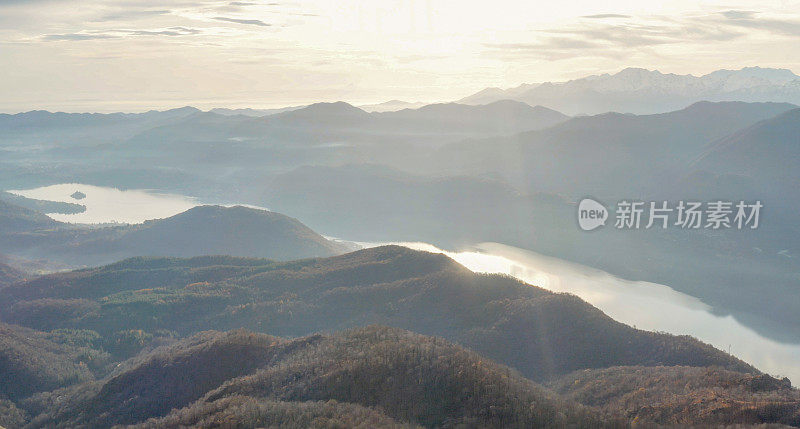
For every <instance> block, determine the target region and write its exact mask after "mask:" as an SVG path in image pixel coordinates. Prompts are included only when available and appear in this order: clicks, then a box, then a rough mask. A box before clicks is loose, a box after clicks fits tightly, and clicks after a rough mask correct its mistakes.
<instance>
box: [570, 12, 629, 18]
mask: <svg viewBox="0 0 800 429" xmlns="http://www.w3.org/2000/svg"><path fill="white" fill-rule="evenodd" d="M630 17H631V16H630V15H619V14H616V13H601V14H597V15H584V16H582V17H581V18H589V19H609V18H630Z"/></svg>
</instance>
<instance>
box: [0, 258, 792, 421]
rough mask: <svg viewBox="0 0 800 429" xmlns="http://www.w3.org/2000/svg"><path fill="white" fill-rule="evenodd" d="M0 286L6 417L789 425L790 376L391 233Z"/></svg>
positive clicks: (0, 409) (1, 415) (155, 261)
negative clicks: (302, 248) (327, 246)
mask: <svg viewBox="0 0 800 429" xmlns="http://www.w3.org/2000/svg"><path fill="white" fill-rule="evenodd" d="M0 296H1V297H2V300H0V303H2V304H0V318H2V320H3V322H5V323H0V332H2V333H3V335H2V336H0V377H2V378H0V381H3V383H0V389H2V393H3V395H4V398H3V399H0V424H2V425H8V426H13V427H18V426H23V425H27V426H26V427H97V426H113V425H117V424H139V425H140V427H179V426H187V425H190V426H197V427H214V426H215V425H231V424H238V425H244V426H270V425H278V426H285V427H291V426H298V425H300V426H310V427H329V426H330V425H336V424H338V425H340V426H346V427H351V426H358V425H362V426H365V427H366V426H368V427H418V426H422V427H462V426H466V427H625V426H627V425H629V424H632V423H636V424H644V425H648V424H649V425H654V424H682V425H684V426H686V425H703V424H706V425H708V424H719V425H724V424H732V423H743V422H745V423H783V424H791V425H798V424H800V394H798V393H797V390H795V389H793V388H792V387H791V384H790V382H789V381H788V380H785V379H784V380H779V379H776V378H773V377H770V376H768V375H764V374H761V373H760V372H759V371H758V370H757V369H755V368H753V367H751V366H750V365H747V364H746V363H744V362H741V361H739V360H738V359H736V358H734V357H732V356H730V355H728V354H726V353H724V352H721V351H719V350H716V349H714V348H713V347H710V346H708V345H705V344H703V343H700V342H698V341H697V340H695V339H692V338H690V337H677V336H672V335H667V334H659V333H652V332H645V331H641V330H637V329H634V328H631V327H628V326H626V325H623V324H620V323H618V322H615V321H613V320H612V319H610V318H609V317H608V316H606V315H604V314H603V313H602V312H600V311H599V310H597V309H596V308H594V307H592V306H590V305H588V304H586V303H585V302H583V301H581V300H580V299H578V298H576V297H574V296H571V295H566V294H554V293H551V292H548V291H546V290H543V289H539V288H537V287H535V286H531V285H527V284H524V283H521V282H519V281H517V280H514V279H511V278H509V277H505V276H497V275H483V274H475V273H472V272H470V271H468V270H466V269H465V268H464V267H462V266H460V265H458V264H457V263H455V262H454V261H452V260H450V259H449V258H447V257H445V256H443V255H439V254H430V253H425V252H418V251H413V250H410V249H407V248H402V247H397V246H386V247H378V248H372V249H366V250H361V251H357V252H353V253H349V254H345V255H341V256H336V257H332V258H325V259H308V260H302V261H293V262H286V263H275V262H272V261H268V260H263V259H252V258H250V259H243V258H232V257H201V258H192V259H175V258H169V259H164V258H135V259H129V260H126V261H122V262H119V263H116V264H113V265H109V266H105V267H99V268H94V269H88V270H79V271H74V272H68V273H58V274H52V275H49V276H44V277H40V278H37V279H33V280H30V281H27V282H24V283H18V284H15V285H11V286H7V287H5V288H3V289H0ZM8 323H13V324H8ZM376 323H377V324H379V325H376ZM380 325H384V326H380ZM241 328H245V329H241ZM209 329H212V330H213V331H209ZM657 398H661V399H657Z"/></svg>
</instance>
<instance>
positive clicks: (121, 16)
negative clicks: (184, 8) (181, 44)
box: [95, 9, 172, 22]
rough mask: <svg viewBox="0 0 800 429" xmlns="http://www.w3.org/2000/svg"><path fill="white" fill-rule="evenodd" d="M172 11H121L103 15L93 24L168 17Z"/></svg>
mask: <svg viewBox="0 0 800 429" xmlns="http://www.w3.org/2000/svg"><path fill="white" fill-rule="evenodd" d="M170 13H172V11H169V10H165V9H160V10H152V9H145V10H123V11H119V12H115V13H109V14H107V15H103V16H101V17H100V18H98V19H96V20H95V22H106V21H130V20H137V19H145V18H150V17H153V16H159V15H169V14H170Z"/></svg>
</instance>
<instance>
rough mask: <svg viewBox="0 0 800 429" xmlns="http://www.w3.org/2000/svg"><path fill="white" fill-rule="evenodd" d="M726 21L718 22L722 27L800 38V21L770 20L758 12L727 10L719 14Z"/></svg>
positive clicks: (786, 19)
mask: <svg viewBox="0 0 800 429" xmlns="http://www.w3.org/2000/svg"><path fill="white" fill-rule="evenodd" d="M719 15H720V16H722V17H723V18H724V19H722V20H718V21H717V22H719V23H720V24H722V25H729V26H735V27H740V28H749V29H753V30H761V31H766V32H769V33H773V34H780V35H784V36H800V19H788V18H783V19H778V18H770V17H766V16H763V15H761V14H759V13H758V12H753V11H745V10H727V11H723V12H720V14H719Z"/></svg>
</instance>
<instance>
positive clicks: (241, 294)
mask: <svg viewBox="0 0 800 429" xmlns="http://www.w3.org/2000/svg"><path fill="white" fill-rule="evenodd" d="M0 316H2V318H3V320H6V321H9V322H11V323H21V324H26V325H28V326H31V327H34V328H37V329H55V328H56V327H63V328H71V329H86V330H92V331H95V332H98V333H99V335H101V336H102V337H104V338H107V337H112V336H114V335H119V333H120V332H129V331H136V330H141V331H143V332H145V333H146V334H147V335H150V336H152V337H153V338H156V337H159V336H160V334H159V332H164V331H174V332H176V333H177V334H178V335H182V336H183V335H190V334H193V333H195V332H198V331H202V330H208V329H214V330H230V329H237V328H246V329H251V330H253V331H257V332H264V333H268V334H272V335H277V336H303V335H308V334H311V333H314V332H319V331H325V332H333V331H337V330H341V329H347V328H352V327H358V326H364V325H366V324H371V323H380V324H384V325H388V326H393V327H397V328H402V329H408V330H410V331H413V332H418V333H421V334H425V335H436V336H441V337H444V338H447V339H449V340H451V341H455V342H458V343H460V344H463V345H465V346H467V347H470V348H472V349H474V350H476V351H478V352H480V353H483V354H485V355H486V356H488V357H491V358H493V359H496V360H497V361H499V362H501V363H504V364H507V365H510V366H512V367H514V368H516V369H518V370H520V371H521V372H522V373H523V374H525V376H527V377H530V378H532V379H535V380H543V379H546V378H549V377H552V376H554V375H559V374H564V373H567V372H570V371H574V370H577V369H583V368H604V367H608V366H613V365H690V366H709V365H720V366H723V367H726V368H730V369H734V370H741V371H754V369H753V368H752V367H750V366H749V365H747V364H745V363H743V362H741V361H739V360H738V359H735V358H734V357H732V356H729V355H727V354H725V353H723V352H721V351H719V350H716V349H714V348H713V347H710V346H708V345H705V344H703V343H700V342H699V341H697V340H695V339H692V338H690V337H676V336H672V335H666V334H657V333H652V332H646V331H640V330H637V329H634V328H631V327H629V326H626V325H624V324H621V323H619V322H616V321H614V320H613V319H611V318H609V317H608V316H606V315H605V314H603V313H602V312H601V311H599V310H597V309H596V308H594V307H592V306H591V305H589V304H587V303H585V302H584V301H582V300H580V299H579V298H577V297H575V296H572V295H567V294H554V293H551V292H549V291H546V290H544V289H540V288H537V287H534V286H530V285H527V284H524V283H522V282H520V281H518V280H515V279H513V278H510V277H504V276H498V275H481V274H475V273H473V272H471V271H469V270H467V269H466V268H464V267H463V266H461V265H459V264H457V263H456V262H454V261H453V260H451V259H449V258H447V257H446V256H444V255H438V254H431V253H426V252H418V251H413V250H410V249H407V248H404V247H399V246H386V247H379V248H373V249H367V250H362V251H357V252H353V253H349V254H346V255H342V256H337V257H332V258H326V259H309V260H301V261H295V262H288V263H276V262H270V261H266V260H254V259H238V258H230V257H206V258H195V259H188V260H180V259H132V260H127V261H123V262H120V263H118V264H114V265H110V266H107V267H102V268H97V269H89V270H82V271H75V272H71V273H65V274H54V275H50V276H46V277H42V278H39V279H35V280H32V281H29V282H25V283H20V284H16V285H12V286H9V287H7V288H5V289H3V290H0Z"/></svg>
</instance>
